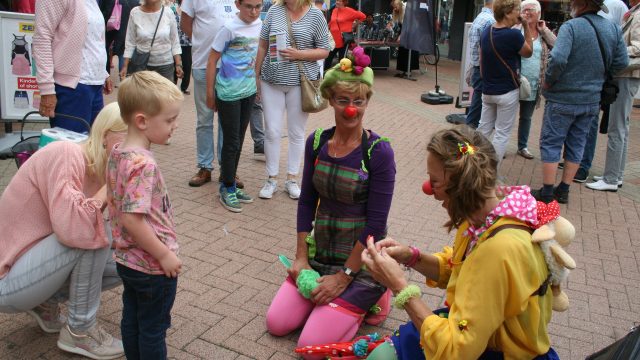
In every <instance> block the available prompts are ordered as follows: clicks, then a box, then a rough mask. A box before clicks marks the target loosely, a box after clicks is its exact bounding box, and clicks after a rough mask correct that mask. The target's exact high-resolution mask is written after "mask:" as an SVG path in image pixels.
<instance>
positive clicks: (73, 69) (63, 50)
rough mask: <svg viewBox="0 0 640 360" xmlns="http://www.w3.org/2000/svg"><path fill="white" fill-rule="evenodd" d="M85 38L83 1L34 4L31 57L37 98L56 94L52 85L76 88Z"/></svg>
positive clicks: (43, 0) (49, 0)
mask: <svg viewBox="0 0 640 360" xmlns="http://www.w3.org/2000/svg"><path fill="white" fill-rule="evenodd" d="M86 34H87V12H86V8H85V5H84V2H83V1H78V0H38V1H36V32H35V34H34V35H33V57H34V58H35V59H36V68H37V74H36V80H37V81H38V87H39V88H40V94H42V95H49V94H55V93H56V91H55V86H54V83H55V84H58V85H62V86H66V87H70V88H73V89H75V88H76V86H77V85H78V80H80V70H81V69H80V67H81V64H82V49H83V48H84V42H85V38H86Z"/></svg>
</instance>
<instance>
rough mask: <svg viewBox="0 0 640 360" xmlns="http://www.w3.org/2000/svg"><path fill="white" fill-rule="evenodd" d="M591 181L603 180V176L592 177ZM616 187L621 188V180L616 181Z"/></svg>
mask: <svg viewBox="0 0 640 360" xmlns="http://www.w3.org/2000/svg"><path fill="white" fill-rule="evenodd" d="M593 180H595V181H600V180H604V176H597V175H596V176H594V177H593ZM618 187H619V188H621V187H622V180H618Z"/></svg>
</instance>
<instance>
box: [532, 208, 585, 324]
mask: <svg viewBox="0 0 640 360" xmlns="http://www.w3.org/2000/svg"><path fill="white" fill-rule="evenodd" d="M537 208H538V226H539V227H538V228H537V229H536V230H535V231H534V232H533V235H532V236H531V240H532V241H533V242H534V243H537V244H538V245H540V248H541V249H542V252H543V253H544V258H545V261H546V262H547V266H548V268H549V274H550V276H551V278H550V286H551V291H552V292H553V310H555V311H559V312H562V311H566V310H567V309H568V308H569V298H568V297H567V294H566V293H565V292H564V291H562V289H561V288H560V284H561V283H562V282H563V281H564V280H566V279H567V277H568V276H569V270H573V269H575V268H576V262H575V260H573V258H572V257H571V256H570V255H569V254H568V253H567V252H566V251H565V248H566V247H567V246H569V244H570V243H571V241H572V240H573V239H574V238H575V236H576V229H575V228H574V227H573V225H572V224H571V223H570V222H569V221H568V220H567V219H565V218H563V217H562V216H560V206H559V205H558V203H557V202H556V201H553V202H551V203H549V204H545V203H543V202H540V201H538V206H537Z"/></svg>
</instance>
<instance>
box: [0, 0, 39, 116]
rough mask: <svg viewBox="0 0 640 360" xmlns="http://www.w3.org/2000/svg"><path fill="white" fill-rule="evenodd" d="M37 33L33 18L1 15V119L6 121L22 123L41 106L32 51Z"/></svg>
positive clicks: (1, 13) (10, 14)
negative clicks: (31, 112)
mask: <svg viewBox="0 0 640 360" xmlns="http://www.w3.org/2000/svg"><path fill="white" fill-rule="evenodd" d="M34 32H35V16H34V15H32V14H19V13H8V12H0V34H1V35H0V70H1V71H0V109H1V110H2V111H1V114H0V117H1V118H2V119H3V120H5V121H6V120H21V119H22V118H23V117H24V115H25V114H26V113H28V112H30V111H34V110H38V108H39V106H40V92H39V91H38V84H37V83H36V64H35V60H34V58H33V50H32V48H31V44H32V43H33V34H34ZM35 119H37V117H30V120H35ZM41 120H45V119H44V118H41Z"/></svg>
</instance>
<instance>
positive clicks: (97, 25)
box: [32, 0, 112, 133]
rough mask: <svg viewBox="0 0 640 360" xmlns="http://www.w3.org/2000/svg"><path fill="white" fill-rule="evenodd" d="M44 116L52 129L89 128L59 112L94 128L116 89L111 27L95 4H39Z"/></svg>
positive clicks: (61, 0)
mask: <svg viewBox="0 0 640 360" xmlns="http://www.w3.org/2000/svg"><path fill="white" fill-rule="evenodd" d="M32 50H33V57H34V58H35V60H36V80H37V82H38V88H39V89H40V90H39V91H40V94H41V99H40V107H39V111H40V115H42V116H46V117H49V118H50V122H51V125H52V126H58V127H62V128H65V129H68V130H71V131H75V132H79V133H82V132H84V131H86V128H85V126H84V125H83V124H81V123H79V122H77V121H73V120H70V119H66V118H56V117H55V113H62V114H68V115H73V116H77V117H79V118H82V119H84V120H86V121H87V122H88V123H89V124H93V120H94V119H95V118H96V116H97V115H98V112H100V110H101V109H102V108H103V106H104V100H103V97H102V95H103V93H104V94H109V93H111V91H112V83H111V79H109V74H108V73H107V71H106V70H105V64H106V63H107V53H106V45H105V23H104V18H103V16H102V13H101V12H100V7H99V6H98V3H97V2H95V1H87V2H85V1H72V0H38V1H37V2H36V30H35V34H34V36H33V45H32Z"/></svg>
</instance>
